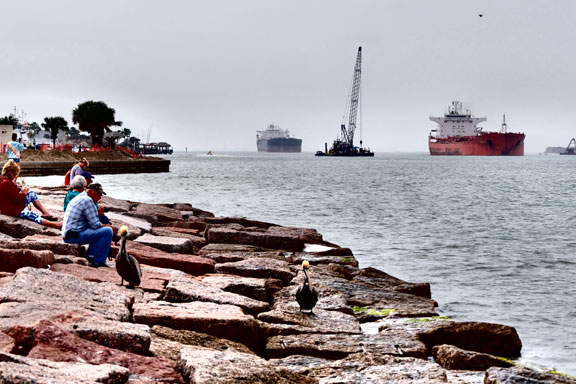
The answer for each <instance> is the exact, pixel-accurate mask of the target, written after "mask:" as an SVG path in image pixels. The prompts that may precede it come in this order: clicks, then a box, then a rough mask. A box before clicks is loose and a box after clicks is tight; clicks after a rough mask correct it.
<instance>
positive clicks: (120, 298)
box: [0, 267, 133, 330]
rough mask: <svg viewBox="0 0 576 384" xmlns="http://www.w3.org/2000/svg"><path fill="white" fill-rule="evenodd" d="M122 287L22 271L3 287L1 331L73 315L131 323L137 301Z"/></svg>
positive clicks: (0, 306) (30, 269) (0, 292)
mask: <svg viewBox="0 0 576 384" xmlns="http://www.w3.org/2000/svg"><path fill="white" fill-rule="evenodd" d="M119 288H120V287H115V286H114V285H104V284H97V283H92V282H87V281H84V280H82V279H78V278H77V277H73V276H69V275H66V274H61V273H56V272H51V271H47V270H41V269H35V268H29V267H28V268H21V269H19V270H18V271H17V272H16V274H15V275H14V277H13V278H12V280H11V281H10V282H8V283H6V284H4V285H2V286H0V313H2V317H0V329H4V330H5V329H6V328H8V327H11V326H14V325H21V324H29V323H34V322H37V321H38V320H41V319H49V318H56V317H58V316H66V315H68V314H70V313H73V312H77V313H82V314H84V315H86V316H94V317H96V318H104V319H109V320H117V321H128V320H129V318H130V311H129V309H128V307H129V306H130V305H131V303H132V301H133V298H132V297H130V296H128V294H125V293H124V292H123V291H122V290H120V289H119ZM124 291H125V290H124Z"/></svg>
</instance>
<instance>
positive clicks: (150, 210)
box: [130, 203, 184, 223]
mask: <svg viewBox="0 0 576 384" xmlns="http://www.w3.org/2000/svg"><path fill="white" fill-rule="evenodd" d="M130 213H134V214H137V215H140V217H145V216H149V217H155V220H154V221H153V222H158V223H169V222H172V221H177V220H182V219H183V218H184V217H183V216H182V213H181V212H180V211H179V210H177V209H174V208H168V207H166V206H163V205H160V204H144V203H139V204H137V205H136V207H133V208H132V209H131V210H130ZM151 222H152V221H151Z"/></svg>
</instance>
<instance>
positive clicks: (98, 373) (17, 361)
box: [0, 351, 130, 384]
mask: <svg viewBox="0 0 576 384" xmlns="http://www.w3.org/2000/svg"><path fill="white" fill-rule="evenodd" d="M129 377H130V372H129V370H128V369H126V368H124V367H120V366H119V365H113V364H101V365H93V364H88V363H79V362H66V363H62V362H54V361H49V360H41V359H31V358H28V357H23V356H18V355H12V354H7V353H2V352H1V351H0V378H1V379H2V382H3V383H50V384H70V383H78V384H94V383H107V384H122V383H126V382H127V381H128V378H129Z"/></svg>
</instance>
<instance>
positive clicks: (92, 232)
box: [62, 183, 114, 268]
mask: <svg viewBox="0 0 576 384" xmlns="http://www.w3.org/2000/svg"><path fill="white" fill-rule="evenodd" d="M105 194H106V193H105V192H104V189H103V188H102V185H100V184H99V183H92V184H90V185H89V186H87V187H86V190H85V191H84V192H81V193H80V194H79V195H78V196H76V197H75V198H74V199H72V200H71V201H70V203H69V204H68V206H67V207H66V212H65V213H64V224H63V225H62V238H63V239H64V242H65V243H72V244H88V252H87V258H88V261H89V262H90V266H92V267H95V268H97V267H108V264H106V258H107V257H108V254H109V253H110V242H111V241H112V237H113V236H114V230H113V229H112V227H111V226H110V225H107V224H102V223H101V222H100V220H99V218H98V209H97V208H96V204H98V202H99V201H100V199H102V196H103V195H105Z"/></svg>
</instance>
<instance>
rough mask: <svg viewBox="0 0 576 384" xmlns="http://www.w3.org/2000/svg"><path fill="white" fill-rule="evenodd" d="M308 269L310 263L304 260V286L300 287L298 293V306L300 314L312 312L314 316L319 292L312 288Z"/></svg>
mask: <svg viewBox="0 0 576 384" xmlns="http://www.w3.org/2000/svg"><path fill="white" fill-rule="evenodd" d="M308 268H310V263H309V262H308V260H304V261H303V262H302V271H303V272H304V284H302V286H301V287H298V290H297V291H296V301H297V302H298V305H300V312H302V311H303V310H304V311H310V314H311V315H313V314H314V313H313V312H312V309H313V308H314V306H315V305H316V302H317V301H318V291H317V290H316V288H314V287H311V286H310V279H309V278H308V272H307V270H308Z"/></svg>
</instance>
